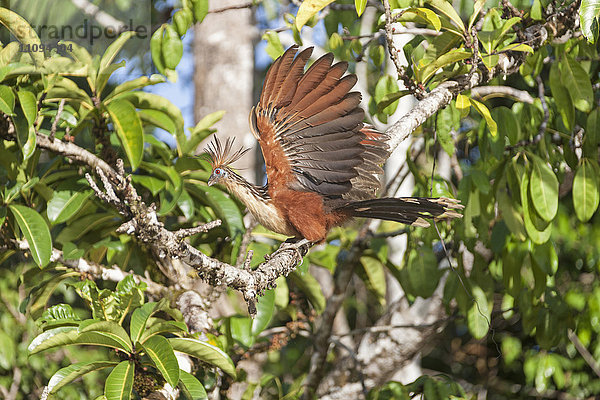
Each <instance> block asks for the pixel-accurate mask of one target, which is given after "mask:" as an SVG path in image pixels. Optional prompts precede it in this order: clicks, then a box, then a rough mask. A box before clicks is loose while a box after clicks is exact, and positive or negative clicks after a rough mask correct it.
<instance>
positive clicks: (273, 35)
mask: <svg viewBox="0 0 600 400" xmlns="http://www.w3.org/2000/svg"><path fill="white" fill-rule="evenodd" d="M262 40H266V41H267V47H266V48H265V51H266V52H267V54H268V55H269V56H270V57H271V58H272V59H273V60H275V59H277V58H279V57H280V56H281V55H282V54H283V52H284V51H285V49H284V48H283V45H282V44H281V40H279V34H278V33H277V32H275V31H271V30H268V31H267V32H265V34H264V35H263V36H262Z"/></svg>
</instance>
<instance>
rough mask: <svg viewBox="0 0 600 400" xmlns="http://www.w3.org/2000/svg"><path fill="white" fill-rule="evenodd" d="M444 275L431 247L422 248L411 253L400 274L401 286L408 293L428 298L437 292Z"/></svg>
mask: <svg viewBox="0 0 600 400" xmlns="http://www.w3.org/2000/svg"><path fill="white" fill-rule="evenodd" d="M442 273H443V272H442V271H440V269H439V268H438V263H437V259H436V257H435V255H434V254H433V250H432V249H431V247H428V246H422V247H419V248H418V249H417V250H413V251H411V252H410V255H409V257H408V263H407V264H406V265H405V266H404V267H403V269H402V270H401V272H400V276H399V277H400V278H401V280H400V284H401V285H402V287H403V288H404V290H405V291H406V292H407V293H410V294H412V295H413V296H421V297H423V298H427V297H430V296H431V295H433V292H435V289H436V288H437V286H438V283H439V280H440V278H441V276H442Z"/></svg>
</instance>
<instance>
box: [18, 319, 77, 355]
mask: <svg viewBox="0 0 600 400" xmlns="http://www.w3.org/2000/svg"><path fill="white" fill-rule="evenodd" d="M78 335H79V333H78V332H77V327H76V326H62V327H58V328H54V329H50V330H47V331H45V332H42V333H40V334H39V335H37V336H36V337H35V338H34V339H33V340H32V341H31V343H30V344H29V347H27V350H28V351H29V354H30V355H31V354H36V353H39V352H40V351H44V350H48V349H51V348H53V347H57V346H66V345H69V344H73V343H74V342H75V338H77V336H78Z"/></svg>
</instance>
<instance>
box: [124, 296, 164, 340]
mask: <svg viewBox="0 0 600 400" xmlns="http://www.w3.org/2000/svg"><path fill="white" fill-rule="evenodd" d="M157 304H158V303H156V302H151V303H146V304H144V305H143V306H141V307H139V308H136V309H135V311H134V312H133V314H131V321H130V323H129V333H130V335H131V341H132V342H133V343H134V344H135V343H137V342H139V341H140V339H141V337H142V335H143V334H144V331H145V329H146V323H147V322H148V318H150V316H151V315H152V314H153V313H154V312H155V311H156V310H157V307H156V306H157Z"/></svg>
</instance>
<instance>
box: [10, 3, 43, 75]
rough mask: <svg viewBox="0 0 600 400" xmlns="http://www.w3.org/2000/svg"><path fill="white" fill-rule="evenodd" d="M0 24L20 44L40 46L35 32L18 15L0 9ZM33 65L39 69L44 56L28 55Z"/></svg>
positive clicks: (31, 53) (34, 52)
mask: <svg viewBox="0 0 600 400" xmlns="http://www.w3.org/2000/svg"><path fill="white" fill-rule="evenodd" d="M0 24H2V25H4V26H5V27H6V28H8V30H9V31H10V33H12V34H13V35H14V36H15V37H16V38H17V39H19V41H20V42H21V43H23V44H24V45H28V46H29V48H31V46H33V45H36V46H39V45H40V38H39V37H38V35H37V33H36V31H35V30H34V29H33V28H32V27H31V26H30V25H29V24H28V23H27V21H25V20H24V19H23V18H22V17H21V16H20V15H19V14H17V13H15V12H13V11H11V10H9V9H6V8H2V7H0ZM29 55H30V56H31V58H32V59H33V61H34V63H35V64H36V65H37V66H38V67H40V66H41V65H42V63H43V61H44V54H43V53H40V52H37V51H32V52H30V53H29Z"/></svg>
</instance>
